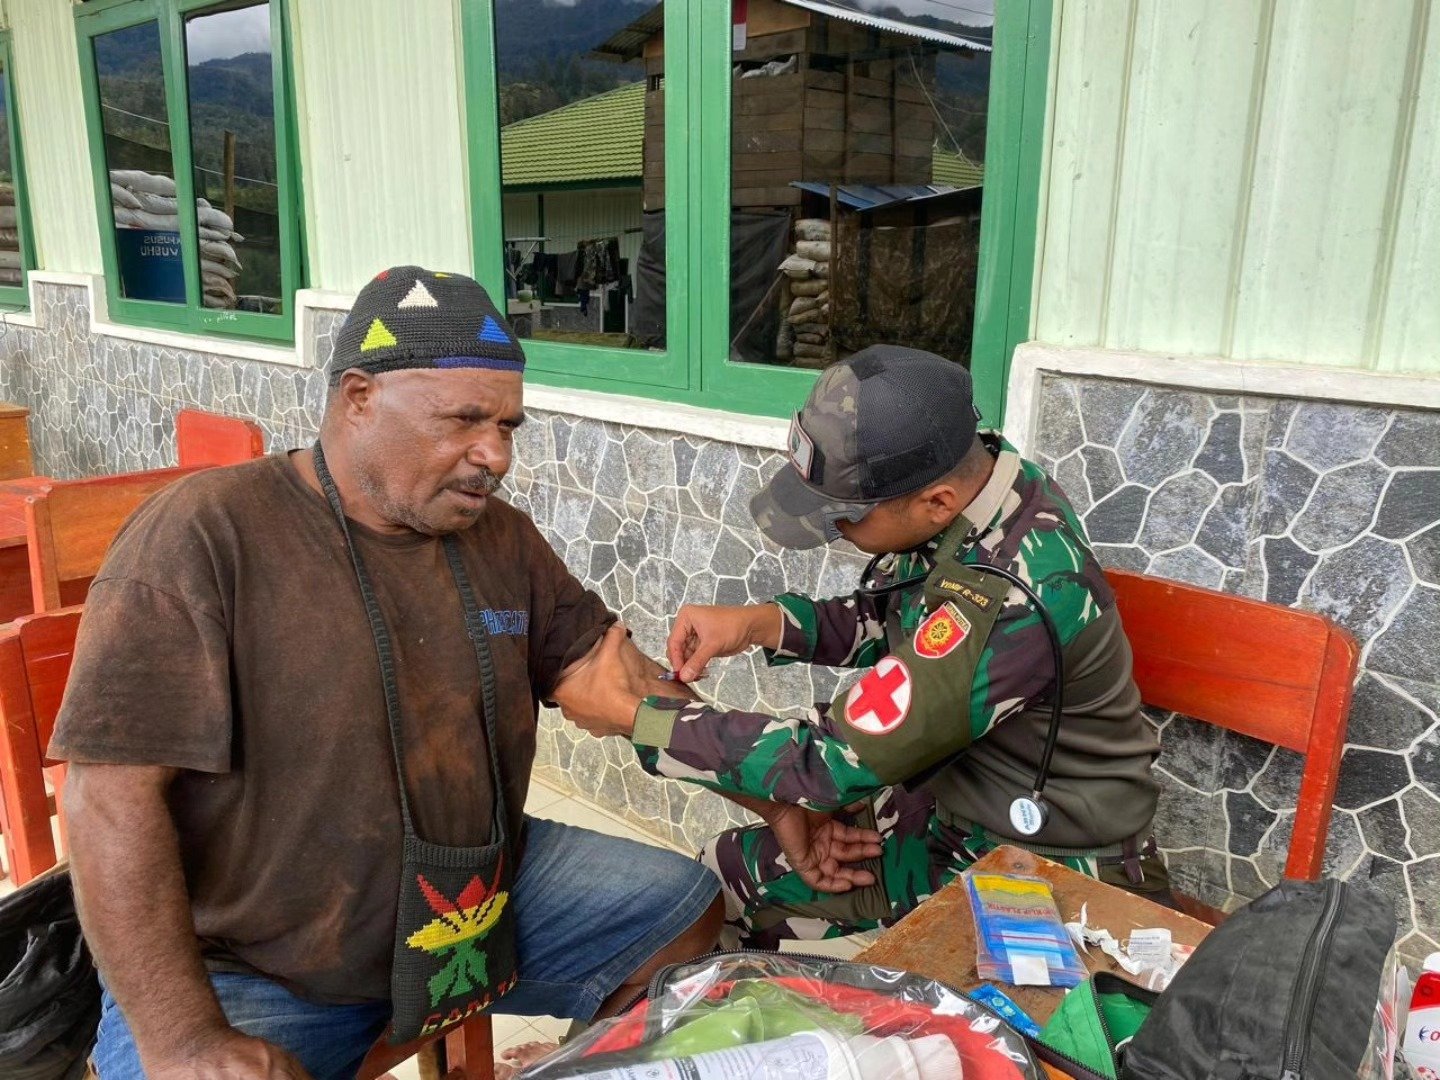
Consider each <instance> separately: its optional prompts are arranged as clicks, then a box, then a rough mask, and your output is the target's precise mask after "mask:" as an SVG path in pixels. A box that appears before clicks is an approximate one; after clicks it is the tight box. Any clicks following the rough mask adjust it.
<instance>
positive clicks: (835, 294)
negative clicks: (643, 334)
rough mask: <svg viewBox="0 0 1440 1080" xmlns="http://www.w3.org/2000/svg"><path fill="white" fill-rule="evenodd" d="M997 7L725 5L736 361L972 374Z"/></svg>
mask: <svg viewBox="0 0 1440 1080" xmlns="http://www.w3.org/2000/svg"><path fill="white" fill-rule="evenodd" d="M993 12H994V3H993V0H846V2H845V3H843V4H842V3H839V2H838V0H836V2H829V0H812V2H807V3H806V4H805V5H804V6H803V7H801V6H798V5H792V4H789V3H786V2H784V0H748V4H747V3H743V2H737V3H735V5H734V13H735V18H734V23H735V26H734V41H733V43H732V45H733V61H734V64H733V74H732V87H731V88H732V110H731V224H730V232H731V240H730V262H731V271H730V288H731V308H730V336H731V356H732V358H733V359H737V360H744V361H749V362H753V363H762V364H781V365H787V366H795V367H812V368H819V367H824V366H825V365H826V364H828V363H831V362H832V361H833V360H835V359H837V358H841V357H845V356H848V355H850V354H851V353H853V352H856V351H857V350H859V349H862V348H864V347H865V346H867V345H872V344H876V343H880V342H893V343H897V344H903V345H908V346H911V347H914V348H919V349H927V350H929V351H931V352H935V353H939V354H940V355H942V356H946V357H949V358H950V359H953V360H956V361H959V362H962V363H966V364H968V363H969V358H970V340H971V335H972V330H973V326H974V315H975V278H976V267H977V263H978V256H979V247H980V203H981V195H982V182H983V179H984V161H985V114H986V106H987V99H988V90H989V82H990V39H991V30H992V27H993V24H994V17H993Z"/></svg>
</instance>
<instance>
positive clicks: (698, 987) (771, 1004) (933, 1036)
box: [523, 952, 1043, 1080]
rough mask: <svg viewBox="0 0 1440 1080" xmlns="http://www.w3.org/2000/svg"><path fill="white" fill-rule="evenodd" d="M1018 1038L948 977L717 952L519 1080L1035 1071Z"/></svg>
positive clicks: (1009, 1076)
mask: <svg viewBox="0 0 1440 1080" xmlns="http://www.w3.org/2000/svg"><path fill="white" fill-rule="evenodd" d="M1042 1075H1043V1074H1042V1073H1041V1072H1040V1069H1039V1066H1038V1065H1037V1064H1036V1063H1035V1059H1034V1058H1033V1057H1032V1056H1031V1053H1030V1050H1029V1049H1028V1048H1027V1046H1026V1044H1025V1040H1024V1039H1023V1038H1022V1037H1021V1036H1020V1035H1018V1034H1017V1033H1016V1032H1015V1031H1014V1030H1013V1029H1012V1028H1010V1027H1009V1026H1008V1025H1007V1024H1006V1023H1005V1022H1004V1021H1003V1020H1001V1019H1000V1018H999V1017H998V1016H996V1015H995V1014H994V1013H992V1012H990V1010H988V1009H986V1008H985V1007H984V1006H981V1005H978V1004H976V1003H975V1002H973V1001H971V1000H969V999H968V998H966V997H965V996H963V995H962V994H960V993H959V992H957V991H955V990H952V989H950V988H949V987H948V986H945V985H944V984H943V983H940V982H936V981H935V980H933V979H927V978H924V977H923V976H919V975H914V974H911V973H908V972H902V971H892V970H889V969H887V968H877V967H871V966H869V965H865V964H856V963H849V962H845V961H839V960H827V959H824V958H820V957H801V956H795V955H782V954H774V953H744V952H737V953H722V954H719V955H716V956H711V957H706V958H704V959H701V960H697V961H695V962H693V963H690V964H684V965H678V966H675V967H670V968H666V969H664V970H662V971H661V972H660V973H659V974H657V975H656V977H655V980H654V981H653V982H652V983H651V986H650V991H649V994H648V995H647V999H646V1000H644V1001H641V1002H639V1003H638V1004H636V1005H635V1006H634V1007H632V1008H631V1009H630V1010H629V1011H628V1012H626V1013H624V1014H623V1015H621V1016H619V1017H617V1018H615V1019H613V1020H607V1021H604V1022H602V1023H599V1024H596V1025H595V1026H594V1027H592V1028H590V1030H588V1031H586V1032H585V1033H584V1034H583V1035H581V1036H579V1037H577V1038H575V1039H573V1040H571V1041H570V1042H568V1043H566V1044H565V1045H564V1046H562V1047H561V1048H560V1049H559V1050H558V1051H556V1052H555V1053H554V1054H551V1055H550V1056H549V1057H547V1058H546V1059H545V1060H544V1061H542V1062H539V1063H537V1064H536V1065H533V1066H531V1067H530V1068H529V1069H528V1070H526V1072H525V1073H524V1074H523V1076H524V1078H525V1080H560V1078H562V1077H563V1078H570V1080H578V1078H584V1080H741V1078H743V1080H953V1078H955V1077H959V1076H964V1077H965V1078H966V1080H1039V1078H1040V1077H1041V1076H1042Z"/></svg>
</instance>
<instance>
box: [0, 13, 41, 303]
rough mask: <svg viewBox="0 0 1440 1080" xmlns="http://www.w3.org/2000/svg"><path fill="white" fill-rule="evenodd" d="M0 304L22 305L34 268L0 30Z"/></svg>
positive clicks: (9, 63) (9, 68)
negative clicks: (26, 283) (26, 285)
mask: <svg viewBox="0 0 1440 1080" xmlns="http://www.w3.org/2000/svg"><path fill="white" fill-rule="evenodd" d="M0 125H3V130H0V305H3V306H4V307H6V308H19V307H25V306H26V305H27V304H28V303H29V302H30V301H29V297H28V296H27V295H26V292H25V274H26V273H27V272H28V271H30V270H33V269H34V268H35V262H34V259H35V249H34V247H33V246H32V243H31V239H30V215H29V213H28V212H27V203H26V201H25V169H24V163H23V160H22V158H21V154H20V113H19V111H18V110H17V109H16V106H15V68H14V59H13V57H12V54H11V51H10V34H9V32H8V31H3V32H0Z"/></svg>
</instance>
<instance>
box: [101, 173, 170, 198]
mask: <svg viewBox="0 0 1440 1080" xmlns="http://www.w3.org/2000/svg"><path fill="white" fill-rule="evenodd" d="M110 182H111V183H112V184H119V185H120V186H121V187H127V188H129V189H130V190H131V191H133V192H136V193H137V194H138V193H139V192H142V191H144V192H147V193H148V194H151V195H170V196H174V194H175V181H174V180H172V179H170V177H168V176H163V175H161V174H160V173H148V172H145V171H144V170H142V169H111V170H110Z"/></svg>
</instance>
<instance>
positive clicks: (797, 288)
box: [790, 280, 830, 296]
mask: <svg viewBox="0 0 1440 1080" xmlns="http://www.w3.org/2000/svg"><path fill="white" fill-rule="evenodd" d="M829 289H830V285H829V283H828V282H825V281H819V280H812V281H792V282H790V295H791V296H820V295H821V294H823V293H826V292H828V291H829Z"/></svg>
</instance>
